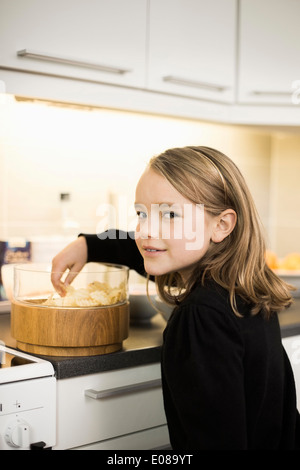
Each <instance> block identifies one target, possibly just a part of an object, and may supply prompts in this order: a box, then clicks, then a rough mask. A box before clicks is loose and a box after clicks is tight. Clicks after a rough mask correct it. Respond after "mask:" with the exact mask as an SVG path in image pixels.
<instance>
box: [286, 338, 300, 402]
mask: <svg viewBox="0 0 300 470" xmlns="http://www.w3.org/2000/svg"><path fill="white" fill-rule="evenodd" d="M282 344H283V346H284V348H285V350H286V353H287V355H288V357H289V360H290V363H291V366H292V369H293V373H294V378H295V385H296V393H297V408H298V410H299V411H300V335H298V336H289V337H286V338H283V339H282Z"/></svg>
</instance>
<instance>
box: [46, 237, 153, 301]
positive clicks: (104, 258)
mask: <svg viewBox="0 0 300 470" xmlns="http://www.w3.org/2000/svg"><path fill="white" fill-rule="evenodd" d="M89 261H99V262H103V263H116V264H123V265H126V266H128V267H129V268H130V269H134V270H135V271H137V272H138V273H139V274H142V275H144V274H145V271H144V263H143V258H142V256H141V255H140V252H139V251H138V248H137V246H136V243H135V240H134V234H133V233H129V232H123V231H120V230H109V231H107V232H104V233H102V234H99V235H87V234H80V235H79V237H78V238H77V239H76V240H74V241H73V242H72V243H70V244H69V245H67V246H66V247H65V248H64V249H63V250H62V251H60V252H59V253H58V254H57V255H56V256H55V257H54V258H53V260H52V272H51V281H52V284H53V286H54V288H55V289H56V291H57V292H58V293H59V294H60V295H64V294H65V286H66V285H69V284H70V283H71V282H72V281H73V279H74V278H75V277H76V275H77V273H78V272H80V271H81V269H82V268H83V266H84V265H85V264H86V263H87V262H89ZM67 269H69V273H68V275H67V277H66V279H65V282H64V283H63V282H62V281H61V277H62V274H63V273H64V272H65V271H66V270H67Z"/></svg>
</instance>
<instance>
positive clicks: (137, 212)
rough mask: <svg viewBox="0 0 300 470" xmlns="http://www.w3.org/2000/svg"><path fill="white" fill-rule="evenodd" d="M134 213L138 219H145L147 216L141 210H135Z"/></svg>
mask: <svg viewBox="0 0 300 470" xmlns="http://www.w3.org/2000/svg"><path fill="white" fill-rule="evenodd" d="M136 215H137V216H138V219H145V218H146V217H147V214H146V212H143V211H136Z"/></svg>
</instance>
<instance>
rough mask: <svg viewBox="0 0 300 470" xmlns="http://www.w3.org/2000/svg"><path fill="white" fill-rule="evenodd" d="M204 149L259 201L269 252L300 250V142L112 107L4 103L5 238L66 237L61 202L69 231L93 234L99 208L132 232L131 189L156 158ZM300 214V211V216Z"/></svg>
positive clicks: (1, 224)
mask: <svg viewBox="0 0 300 470" xmlns="http://www.w3.org/2000/svg"><path fill="white" fill-rule="evenodd" d="M184 145H207V146H212V147H215V148H217V149H219V150H221V151H223V152H224V153H226V154H227V155H228V156H230V157H231V158H232V159H233V160H234V161H235V162H236V163H237V164H238V166H239V167H240V169H241V170H242V172H243V173H244V175H245V177H246V180H247V182H248V184H249V186H250V189H251V191H252V193H253V196H254V199H255V202H256V204H257V207H258V210H259V213H260V216H261V219H262V221H263V224H264V226H265V227H266V234H267V238H268V242H269V244H270V246H271V248H273V249H276V250H278V251H279V252H280V254H281V255H284V254H285V253H286V252H289V251H291V250H294V251H300V246H299V244H300V242H299V241H298V240H299V239H300V237H299V235H300V222H299V220H300V218H299V215H300V214H299V211H300V209H299V207H298V206H299V204H298V206H297V203H296V201H297V200H299V191H300V190H299V185H297V176H296V173H297V169H299V168H300V159H299V157H297V155H298V149H299V148H300V137H299V136H286V135H285V134H282V135H281V134H274V133H270V131H269V130H268V131H264V130H260V129H251V128H247V127H241V126H240V127H234V126H227V125H217V124H210V123H204V122H199V121H194V120H188V119H175V118H170V117H161V116H159V117H158V116H154V115H146V114H134V113H130V112H124V111H120V112H118V111H113V110H108V109H88V108H74V107H63V106H59V105H52V106H49V105H46V104H44V103H41V102H39V103H37V102H36V103H34V102H26V101H19V102H16V101H15V100H14V99H13V98H12V97H10V96H2V102H0V238H1V239H7V238H8V237H15V236H22V237H27V238H31V237H33V236H56V235H62V234H63V233H64V232H63V230H62V224H61V205H60V200H59V194H60V193H65V192H69V193H70V194H71V210H72V218H73V219H74V220H76V221H77V223H78V227H74V228H73V229H72V230H69V232H68V235H71V236H76V234H77V233H78V232H79V231H85V232H90V233H94V232H95V231H96V230H97V228H99V227H101V224H103V223H104V222H103V220H102V219H101V207H102V206H101V204H102V203H110V202H114V203H115V204H116V205H117V206H118V207H119V208H120V209H119V214H118V215H119V217H118V220H117V222H118V225H119V226H120V228H124V229H128V228H129V229H131V228H133V227H134V223H135V221H134V212H133V209H132V205H133V201H134V189H135V185H136V182H137V180H138V178H139V175H140V174H141V173H142V171H143V169H144V168H145V166H146V163H147V161H148V160H149V158H150V157H151V156H152V155H154V154H157V153H160V152H161V151H163V150H165V149H166V148H169V147H174V146H184ZM297 211H298V212H297Z"/></svg>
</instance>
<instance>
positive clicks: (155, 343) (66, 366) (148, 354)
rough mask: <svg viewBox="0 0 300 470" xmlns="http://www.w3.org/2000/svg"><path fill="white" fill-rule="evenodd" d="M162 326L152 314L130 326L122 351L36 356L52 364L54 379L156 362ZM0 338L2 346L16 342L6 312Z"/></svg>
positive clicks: (12, 345)
mask: <svg viewBox="0 0 300 470" xmlns="http://www.w3.org/2000/svg"><path fill="white" fill-rule="evenodd" d="M165 326H166V322H165V320H164V319H163V318H162V316H161V315H160V314H157V315H155V316H154V317H153V318H152V319H151V322H149V323H148V324H144V325H143V324H139V325H130V329H129V336H128V338H127V339H126V340H125V341H123V348H122V350H120V351H117V352H114V353H111V354H103V355H99V356H89V357H53V356H39V357H42V358H43V359H46V360H48V361H50V362H51V363H52V364H53V367H54V369H55V375H56V378H57V379H65V378H69V377H76V376H79V375H85V374H93V373H97V372H104V371H109V370H115V369H123V368H126V367H135V366H140V365H146V364H151V363H155V362H160V352H161V344H162V334H163V331H164V329H165ZM0 338H1V341H3V342H4V343H5V345H6V346H9V347H12V348H16V341H15V339H14V338H12V337H11V334H10V315H9V313H6V314H2V315H1V314H0Z"/></svg>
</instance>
